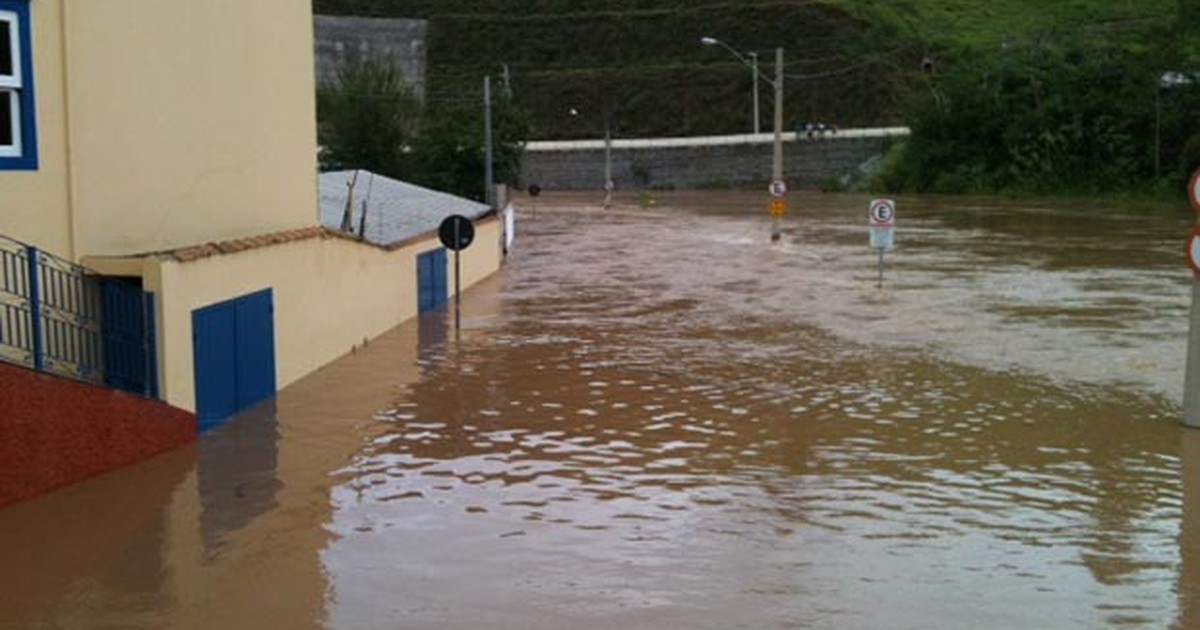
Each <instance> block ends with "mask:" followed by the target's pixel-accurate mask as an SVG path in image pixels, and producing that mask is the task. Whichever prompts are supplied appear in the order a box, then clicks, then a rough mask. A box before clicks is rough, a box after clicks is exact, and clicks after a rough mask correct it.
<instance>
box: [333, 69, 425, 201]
mask: <svg viewBox="0 0 1200 630" xmlns="http://www.w3.org/2000/svg"><path fill="white" fill-rule="evenodd" d="M420 117H421V104H420V101H419V100H418V99H417V98H416V96H415V95H414V94H413V92H412V89H411V88H410V87H409V86H408V84H407V83H405V81H404V77H403V76H402V75H401V73H400V71H399V70H398V69H397V68H396V67H395V66H393V65H392V64H390V63H387V62H385V61H380V60H374V59H368V60H365V61H360V62H357V63H353V64H349V65H346V66H343V67H341V68H339V69H338V73H337V79H336V80H335V81H333V82H332V83H331V84H328V85H323V86H321V87H320V88H319V89H318V90H317V121H318V124H317V138H318V142H319V144H320V145H321V155H320V162H321V166H322V168H325V169H340V168H362V169H367V170H370V171H373V172H375V173H379V174H380V175H385V176H388V177H393V178H397V179H400V178H402V177H403V176H404V175H405V172H404V171H405V170H406V164H405V156H406V148H407V146H408V145H409V143H410V142H411V141H412V139H413V137H414V135H415V133H416V130H417V129H418V128H419V124H420Z"/></svg>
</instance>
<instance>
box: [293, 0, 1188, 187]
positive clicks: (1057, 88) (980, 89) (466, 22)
mask: <svg viewBox="0 0 1200 630" xmlns="http://www.w3.org/2000/svg"><path fill="white" fill-rule="evenodd" d="M314 6H315V10H316V12H318V13H324V14H342V15H367V16H386V17H406V18H424V19H427V20H429V21H430V31H429V42H428V51H429V63H430V66H429V69H428V76H427V79H428V103H429V105H430V106H432V107H434V108H439V107H441V108H443V109H451V108H463V107H466V108H472V107H474V106H475V104H476V103H478V102H479V98H480V92H481V83H482V78H483V77H484V76H485V75H490V76H492V77H493V80H494V81H495V82H496V84H497V85H499V86H501V89H504V86H505V85H506V81H505V77H506V75H505V70H506V69H507V87H508V88H509V89H510V90H511V94H512V96H513V99H514V101H515V103H516V104H517V105H518V106H519V107H521V108H522V109H524V110H525V111H527V112H528V113H529V122H530V124H531V132H532V139H546V138H554V139H559V138H581V137H592V138H595V137H600V136H601V135H603V132H604V128H605V126H606V123H607V125H608V126H609V127H610V128H611V129H612V131H613V134H614V135H615V136H616V137H663V136H686V135H707V134H722V133H741V132H745V131H747V130H749V129H750V127H751V92H752V85H753V82H752V78H751V72H750V71H749V69H748V68H747V66H746V65H744V64H743V63H742V62H741V61H739V60H738V59H737V58H735V57H734V56H733V55H731V54H730V53H729V52H728V51H725V50H722V49H721V48H719V47H717V46H703V45H701V43H700V38H701V37H704V36H711V37H716V38H719V39H720V40H722V41H724V42H727V43H728V44H729V45H731V46H733V47H735V48H737V49H738V50H740V51H743V52H746V53H750V52H755V53H757V54H758V58H759V67H760V70H761V71H762V72H763V74H764V75H765V76H766V77H768V78H770V77H773V76H774V71H775V68H774V50H775V48H776V47H782V48H783V49H784V50H785V69H784V73H785V80H784V86H785V98H784V102H785V105H786V107H785V110H786V115H785V125H786V126H787V127H788V128H792V127H794V126H795V125H796V124H798V123H800V122H802V121H810V122H825V123H829V124H833V125H837V126H841V127H853V126H878V125H894V124H905V125H910V126H913V127H914V130H915V135H914V139H913V142H911V143H910V145H911V146H910V147H908V148H907V152H906V153H905V154H904V155H903V159H899V160H893V162H894V164H893V168H892V169H891V170H890V171H889V172H888V173H885V175H886V177H884V179H883V180H881V181H883V182H884V183H885V184H886V185H887V186H889V187H891V188H897V189H905V190H941V191H949V192H959V191H997V190H1014V191H1017V190H1026V189H1028V190H1035V191H1047V190H1048V191H1059V190H1063V189H1064V188H1072V189H1080V190H1083V191H1091V192H1103V191H1106V190H1127V189H1129V188H1138V187H1143V188H1144V187H1152V186H1147V184H1146V182H1148V181H1150V182H1151V183H1152V185H1153V186H1164V187H1165V186H1168V185H1173V184H1171V182H1173V181H1174V179H1175V178H1178V176H1179V175H1180V173H1182V172H1186V171H1187V170H1188V169H1190V168H1193V167H1194V166H1195V165H1196V164H1197V163H1200V123H1198V122H1197V121H1196V120H1194V119H1196V117H1195V116H1194V114H1193V112H1194V111H1195V110H1196V108H1197V107H1200V85H1196V84H1192V83H1189V84H1187V85H1183V86H1175V87H1172V88H1170V89H1160V88H1159V77H1160V76H1161V74H1162V73H1163V72H1165V71H1167V70H1175V69H1179V70H1183V71H1186V72H1195V71H1200V45H1197V44H1196V36H1195V33H1196V31H1197V30H1200V29H1197V28H1196V27H1193V26H1192V25H1193V24H1196V25H1200V0H1053V1H1047V0H989V1H987V2H984V1H982V0H886V1H885V0H792V1H778V0H776V1H772V0H752V1H743V2H737V1H712V2H704V0H700V1H699V2H686V1H681V0H608V1H600V2H591V3H587V4H586V5H583V6H581V5H580V3H577V2H574V1H573V0H520V1H518V0H314ZM1197 76H1200V75H1197ZM1196 83H1197V84H1200V80H1198V81H1197V82H1196ZM760 88H761V110H762V111H761V126H762V129H764V130H767V129H769V128H770V125H771V108H772V103H773V100H772V95H771V90H770V87H769V85H768V83H767V82H765V81H764V82H763V83H761V84H760ZM572 110H575V111H577V112H578V115H572V114H571V113H570V112H571V111H572ZM1156 137H1161V138H1162V141H1161V142H1158V141H1156V140H1155V138H1156ZM897 164H898V165H897ZM1096 164H1103V168H1101V167H1098V166H1096ZM1156 176H1161V177H1157V178H1156ZM1152 180H1153V181H1152Z"/></svg>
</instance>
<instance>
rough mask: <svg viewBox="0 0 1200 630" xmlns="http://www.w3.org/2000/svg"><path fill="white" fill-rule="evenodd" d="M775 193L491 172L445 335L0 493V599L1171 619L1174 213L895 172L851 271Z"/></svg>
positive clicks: (842, 222)
mask: <svg viewBox="0 0 1200 630" xmlns="http://www.w3.org/2000/svg"><path fill="white" fill-rule="evenodd" d="M624 201H626V202H630V201H632V200H624ZM798 201H799V203H798V205H799V208H800V209H799V212H793V214H792V215H791V216H789V218H788V219H787V220H786V221H785V226H786V227H785V231H784V238H783V240H782V242H780V243H778V244H776V245H773V246H772V245H768V244H767V236H768V233H769V224H768V220H767V218H766V217H765V212H764V211H762V210H761V209H760V208H759V206H761V205H762V204H763V200H762V199H761V195H744V194H737V193H728V194H696V195H685V194H679V195H670V196H665V197H663V198H662V199H660V200H659V201H658V203H657V205H654V206H651V207H639V206H637V205H634V204H632V203H626V204H624V205H618V206H617V207H615V208H613V209H610V210H607V211H605V210H601V209H600V208H599V204H600V202H601V199H600V198H599V197H597V198H594V199H593V198H592V196H584V195H573V196H557V197H556V196H549V197H542V198H537V199H525V200H522V204H521V206H520V210H519V216H520V222H519V226H518V227H519V230H520V233H519V236H518V241H517V246H516V249H515V250H514V253H513V255H512V257H511V259H510V261H509V263H508V264H507V265H506V267H505V268H504V269H503V271H502V272H501V274H499V275H498V276H497V277H496V278H494V279H493V280H491V281H489V282H487V283H485V284H484V285H483V286H481V287H479V288H478V289H476V290H474V291H472V292H471V293H469V294H467V295H466V296H465V299H464V303H463V307H464V313H463V322H464V326H465V329H464V330H463V331H462V333H461V335H460V336H456V335H455V333H454V331H453V330H452V329H450V328H449V327H448V326H447V318H446V317H445V315H444V314H443V315H435V316H433V317H425V318H423V319H422V320H421V321H419V322H412V323H410V324H408V325H405V326H402V327H400V328H399V329H397V330H394V331H392V332H391V333H389V334H388V335H386V336H384V337H382V338H380V339H378V340H376V341H374V342H372V343H371V344H370V345H369V346H368V347H366V348H364V349H362V350H360V351H358V352H356V353H354V354H352V355H350V356H348V357H346V358H344V359H342V360H340V361H338V362H337V363H335V364H333V365H330V366H328V367H327V368H325V369H323V370H321V371H320V372H318V373H316V374H314V375H312V376H310V377H308V378H306V379H304V380H303V381H301V382H299V383H297V384H295V385H294V386H292V387H289V388H288V389H287V390H285V391H283V392H281V393H280V395H279V396H278V398H277V400H275V401H273V403H272V404H270V405H267V406H265V407H262V408H259V409H256V410H254V411H253V412H251V413H249V414H247V415H245V416H243V417H241V418H238V419H236V420H234V421H233V422H231V423H230V424H228V425H226V426H224V427H222V428H220V429H218V430H216V431H213V432H212V433H210V434H207V435H205V436H203V437H202V438H201V440H200V441H199V443H198V444H197V445H196V446H195V447H192V448H188V449H183V450H181V451H177V452H174V453H171V454H168V455H166V456H163V457H160V458H157V459H155V460H153V461H151V462H148V463H146V464H144V465H140V466H137V467H134V468H130V469H128V470H124V471H120V472H117V473H114V474H111V475H107V476H105V477H102V478H99V479H95V480H92V481H89V482H86V483H83V484H79V485H77V486H74V487H72V488H68V489H66V490H63V491H61V492H57V493H54V494H52V495H50V496H47V497H44V498H43V499H39V500H37V501H33V502H29V503H25V504H21V505H17V506H14V507H12V508H8V509H5V510H3V511H0V627H4V628H9V627H11V628H62V627H81V628H262V627H278V628H335V629H366V628H480V627H486V628H522V629H524V628H530V629H538V628H547V629H549V628H573V629H576V630H583V629H588V628H597V629H599V628H612V627H622V628H792V627H795V628H836V629H843V628H922V629H926V628H955V629H957V628H964V627H971V628H979V629H985V628H1031V627H1039V628H1102V627H1112V628H1142V627H1144V628H1164V627H1175V628H1195V627H1200V431H1190V430H1186V429H1183V428H1181V427H1180V426H1179V424H1178V418H1179V414H1180V409H1179V400H1180V396H1181V394H1180V386H1181V382H1182V362H1183V354H1184V349H1185V348H1184V338H1185V335H1186V327H1187V306H1188V303H1187V300H1188V290H1189V289H1188V288H1189V283H1190V281H1191V280H1190V276H1189V275H1188V272H1187V270H1186V268H1185V267H1184V263H1183V260H1182V255H1181V249H1182V242H1183V238H1184V237H1185V236H1186V234H1187V232H1188V229H1189V224H1190V222H1191V220H1192V217H1191V216H1190V212H1188V211H1187V210H1186V209H1183V210H1181V211H1180V212H1175V211H1173V210H1170V209H1162V208H1140V207H1130V208H1119V207H1117V208H1106V209H1095V208H1081V207H1075V206H1070V205H1044V206H1033V205H1030V204H1025V205H1021V204H1015V203H1010V202H997V201H995V200H969V199H919V198H913V199H903V198H902V199H900V200H899V209H898V215H899V226H900V227H899V232H898V234H897V249H896V250H895V251H894V252H892V253H890V254H889V258H888V260H889V266H888V270H887V274H886V278H885V283H884V288H883V289H882V290H880V289H877V288H876V287H875V266H874V264H875V257H874V253H873V252H872V251H871V250H869V249H868V248H867V234H866V214H867V212H866V209H867V200H866V199H865V198H859V197H843V196H831V197H822V196H812V197H806V196H801V197H800V198H799V200H798ZM796 205H797V204H796V201H795V200H793V207H795V206H796ZM449 321H452V317H451V318H450V319H449Z"/></svg>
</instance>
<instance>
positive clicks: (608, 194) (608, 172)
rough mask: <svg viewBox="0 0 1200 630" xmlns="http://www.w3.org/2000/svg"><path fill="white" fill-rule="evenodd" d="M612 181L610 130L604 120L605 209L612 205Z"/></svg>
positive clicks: (606, 121)
mask: <svg viewBox="0 0 1200 630" xmlns="http://www.w3.org/2000/svg"><path fill="white" fill-rule="evenodd" d="M614 187H615V186H614V184H613V179H612V130H611V129H610V127H609V124H608V118H607V117H605V120H604V207H605V208H606V209H607V208H608V207H609V206H611V205H612V194H613V188H614Z"/></svg>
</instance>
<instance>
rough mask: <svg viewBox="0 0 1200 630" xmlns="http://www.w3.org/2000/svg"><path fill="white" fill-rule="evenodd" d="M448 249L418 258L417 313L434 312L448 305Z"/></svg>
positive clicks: (427, 253)
mask: <svg viewBox="0 0 1200 630" xmlns="http://www.w3.org/2000/svg"><path fill="white" fill-rule="evenodd" d="M446 294H447V286H446V249H445V248H440V249H435V250H432V251H428V252H425V253H424V254H421V255H419V256H417V312H418V313H424V312H426V311H432V310H433V309H435V308H438V307H439V306H442V305H443V304H445V303H446Z"/></svg>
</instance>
